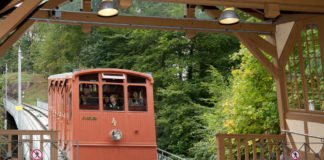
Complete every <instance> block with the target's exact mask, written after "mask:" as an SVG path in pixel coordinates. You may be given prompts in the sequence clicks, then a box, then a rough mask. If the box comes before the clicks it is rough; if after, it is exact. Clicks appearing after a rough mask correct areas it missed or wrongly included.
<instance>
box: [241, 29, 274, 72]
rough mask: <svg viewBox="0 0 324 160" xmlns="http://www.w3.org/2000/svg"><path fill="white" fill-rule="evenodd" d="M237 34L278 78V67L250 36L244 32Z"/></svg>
mask: <svg viewBox="0 0 324 160" xmlns="http://www.w3.org/2000/svg"><path fill="white" fill-rule="evenodd" d="M235 35H236V36H237V37H238V38H239V40H240V41H241V42H242V44H243V45H244V46H245V47H246V48H248V49H249V50H250V52H251V53H252V54H253V55H254V57H255V58H256V59H258V61H259V62H260V63H261V64H262V65H263V66H264V68H265V69H266V70H267V71H268V72H269V73H270V74H271V75H272V76H273V77H275V78H278V68H277V67H276V66H274V64H273V63H272V62H271V61H270V60H269V59H268V58H267V57H266V56H265V55H264V54H263V53H262V51H260V49H259V48H258V47H257V44H255V43H254V42H253V41H252V40H250V38H249V37H248V36H247V35H245V34H242V33H235Z"/></svg>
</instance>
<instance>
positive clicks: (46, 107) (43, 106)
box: [36, 99, 48, 110]
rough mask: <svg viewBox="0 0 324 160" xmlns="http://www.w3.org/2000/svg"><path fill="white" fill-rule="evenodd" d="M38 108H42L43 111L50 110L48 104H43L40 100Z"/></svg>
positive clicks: (37, 103) (37, 104)
mask: <svg viewBox="0 0 324 160" xmlns="http://www.w3.org/2000/svg"><path fill="white" fill-rule="evenodd" d="M36 106H37V107H38V108H41V109H44V110H48V103H47V102H43V101H41V100H39V99H37V102H36Z"/></svg>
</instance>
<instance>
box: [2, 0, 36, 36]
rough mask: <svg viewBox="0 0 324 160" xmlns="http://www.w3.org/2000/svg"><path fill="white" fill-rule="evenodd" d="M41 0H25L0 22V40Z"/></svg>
mask: <svg viewBox="0 0 324 160" xmlns="http://www.w3.org/2000/svg"><path fill="white" fill-rule="evenodd" d="M41 1H42V0H25V1H24V3H23V4H22V5H21V6H20V7H18V8H17V9H15V10H14V11H13V13H11V14H10V15H9V16H8V17H7V18H6V19H5V20H4V21H2V22H1V23H0V28H1V31H0V40H3V39H4V38H5V37H6V36H7V35H8V34H9V33H10V32H12V31H13V30H14V29H15V28H16V27H17V26H18V25H19V24H20V23H21V22H23V21H24V20H25V19H26V18H27V17H28V16H29V15H30V14H31V13H32V12H33V11H34V10H35V9H36V8H37V7H38V5H39V4H40V2H41Z"/></svg>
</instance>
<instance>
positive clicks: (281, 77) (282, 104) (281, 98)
mask: <svg viewBox="0 0 324 160" xmlns="http://www.w3.org/2000/svg"><path fill="white" fill-rule="evenodd" d="M274 62H275V66H277V68H278V77H277V78H276V79H275V80H276V86H277V99H278V113H279V120H280V129H281V130H286V128H287V127H286V118H285V113H286V111H287V108H288V94H287V85H286V78H285V77H286V75H285V68H284V66H282V65H280V63H279V62H278V60H277V59H275V60H274Z"/></svg>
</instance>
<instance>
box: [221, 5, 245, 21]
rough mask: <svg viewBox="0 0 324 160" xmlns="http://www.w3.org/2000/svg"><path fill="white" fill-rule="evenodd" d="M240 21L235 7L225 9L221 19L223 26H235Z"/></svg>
mask: <svg viewBox="0 0 324 160" xmlns="http://www.w3.org/2000/svg"><path fill="white" fill-rule="evenodd" d="M239 21H240V18H239V16H238V15H237V14H236V13H235V11H234V7H228V8H225V9H224V10H223V12H222V14H221V15H220V17H219V23H221V24H235V23H238V22H239Z"/></svg>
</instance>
